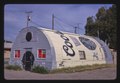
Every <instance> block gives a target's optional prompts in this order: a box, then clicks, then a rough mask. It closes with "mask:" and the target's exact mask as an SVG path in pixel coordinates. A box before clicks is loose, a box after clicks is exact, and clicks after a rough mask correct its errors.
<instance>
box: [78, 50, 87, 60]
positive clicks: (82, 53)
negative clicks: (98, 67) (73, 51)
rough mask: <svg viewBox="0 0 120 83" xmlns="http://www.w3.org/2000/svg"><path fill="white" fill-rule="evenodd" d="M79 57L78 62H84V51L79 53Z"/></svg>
mask: <svg viewBox="0 0 120 83" xmlns="http://www.w3.org/2000/svg"><path fill="white" fill-rule="evenodd" d="M79 55H80V60H85V59H86V57H85V52H84V51H79Z"/></svg>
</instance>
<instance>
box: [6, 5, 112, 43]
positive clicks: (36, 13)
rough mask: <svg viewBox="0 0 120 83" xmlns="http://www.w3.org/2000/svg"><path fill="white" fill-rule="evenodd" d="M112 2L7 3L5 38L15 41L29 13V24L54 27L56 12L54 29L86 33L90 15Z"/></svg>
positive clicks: (107, 6) (25, 24)
mask: <svg viewBox="0 0 120 83" xmlns="http://www.w3.org/2000/svg"><path fill="white" fill-rule="evenodd" d="M111 6H112V4H6V5H5V6H4V39H5V40H9V41H12V42H14V41H15V38H16V36H17V35H18V33H19V31H20V30H21V29H22V28H25V27H26V26H27V15H28V14H27V13H26V12H29V11H32V13H30V14H29V15H30V17H31V21H32V22H29V24H28V26H35V27H38V28H39V27H40V26H42V27H43V28H48V29H52V15H53V14H54V29H55V30H59V31H65V32H71V33H74V31H75V28H74V27H79V28H77V32H76V33H77V34H81V35H84V34H85V25H86V22H87V18H88V17H89V16H95V15H96V13H97V12H98V9H99V8H101V7H105V8H109V7H111Z"/></svg>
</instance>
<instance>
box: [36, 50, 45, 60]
mask: <svg viewBox="0 0 120 83" xmlns="http://www.w3.org/2000/svg"><path fill="white" fill-rule="evenodd" d="M37 57H38V58H46V50H45V49H38V52H37Z"/></svg>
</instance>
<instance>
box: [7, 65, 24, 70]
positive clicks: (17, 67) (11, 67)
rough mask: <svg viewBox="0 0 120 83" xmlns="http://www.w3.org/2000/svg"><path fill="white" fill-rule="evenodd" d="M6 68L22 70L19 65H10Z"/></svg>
mask: <svg viewBox="0 0 120 83" xmlns="http://www.w3.org/2000/svg"><path fill="white" fill-rule="evenodd" d="M5 68H6V69H9V70H22V69H21V67H20V66H18V65H8V66H6V67H5Z"/></svg>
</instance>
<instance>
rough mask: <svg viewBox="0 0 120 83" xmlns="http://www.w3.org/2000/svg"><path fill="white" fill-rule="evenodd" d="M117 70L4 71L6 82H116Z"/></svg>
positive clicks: (113, 68)
mask: <svg viewBox="0 0 120 83" xmlns="http://www.w3.org/2000/svg"><path fill="white" fill-rule="evenodd" d="M116 73H117V72H116V68H115V67H112V68H102V69H96V70H91V71H83V72H75V73H56V74H39V73H33V72H29V71H24V70H22V71H14V70H6V69H5V70H4V79H5V80H115V79H116Z"/></svg>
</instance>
